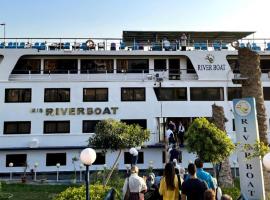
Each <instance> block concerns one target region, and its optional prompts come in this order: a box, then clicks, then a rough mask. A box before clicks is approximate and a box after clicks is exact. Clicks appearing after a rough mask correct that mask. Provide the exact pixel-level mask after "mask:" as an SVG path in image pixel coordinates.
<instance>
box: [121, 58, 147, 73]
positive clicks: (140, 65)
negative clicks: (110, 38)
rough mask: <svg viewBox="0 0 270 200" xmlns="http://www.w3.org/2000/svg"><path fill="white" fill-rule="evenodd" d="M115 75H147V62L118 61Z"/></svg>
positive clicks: (136, 60) (142, 60)
mask: <svg viewBox="0 0 270 200" xmlns="http://www.w3.org/2000/svg"><path fill="white" fill-rule="evenodd" d="M117 73H149V60H148V59H118V60H117Z"/></svg>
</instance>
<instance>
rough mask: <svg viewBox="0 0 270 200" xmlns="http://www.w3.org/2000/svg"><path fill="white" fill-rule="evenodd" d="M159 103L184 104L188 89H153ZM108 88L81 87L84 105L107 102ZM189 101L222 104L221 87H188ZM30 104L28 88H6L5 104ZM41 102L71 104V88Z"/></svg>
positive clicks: (139, 92)
mask: <svg viewBox="0 0 270 200" xmlns="http://www.w3.org/2000/svg"><path fill="white" fill-rule="evenodd" d="M154 92H155V95H156V97H157V100H158V101H187V88H184V87H183V88H171V87H170V88H165V87H159V88H154ZM241 93H242V90H241V87H228V88H227V96H228V100H229V101H231V100H232V99H235V98H241V96H242V95H241ZM263 93H264V99H265V100H270V87H264V88H263ZM108 96H109V91H108V88H84V89H83V102H103V101H104V102H106V101H109V98H108ZM145 99H146V92H145V88H121V101H145ZM190 100H191V101H224V89H223V88H221V87H211V88H209V87H208V88H206V87H191V88H190ZM24 102H25V103H27V102H31V89H30V88H26V89H25V88H20V89H15V88H13V89H5V103H24ZM44 102H70V88H45V90H44Z"/></svg>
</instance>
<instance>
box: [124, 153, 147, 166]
mask: <svg viewBox="0 0 270 200" xmlns="http://www.w3.org/2000/svg"><path fill="white" fill-rule="evenodd" d="M131 160H132V155H131V154H130V153H129V152H125V153H124V164H131ZM143 163H144V156H143V152H139V155H138V162H137V164H143Z"/></svg>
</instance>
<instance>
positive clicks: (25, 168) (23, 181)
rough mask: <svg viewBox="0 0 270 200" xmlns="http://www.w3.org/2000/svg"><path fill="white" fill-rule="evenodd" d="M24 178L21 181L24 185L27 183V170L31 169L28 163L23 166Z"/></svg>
mask: <svg viewBox="0 0 270 200" xmlns="http://www.w3.org/2000/svg"><path fill="white" fill-rule="evenodd" d="M23 167H24V168H23V176H22V177H21V181H22V183H25V182H26V171H27V168H28V167H29V165H28V163H27V162H25V163H24V165H23Z"/></svg>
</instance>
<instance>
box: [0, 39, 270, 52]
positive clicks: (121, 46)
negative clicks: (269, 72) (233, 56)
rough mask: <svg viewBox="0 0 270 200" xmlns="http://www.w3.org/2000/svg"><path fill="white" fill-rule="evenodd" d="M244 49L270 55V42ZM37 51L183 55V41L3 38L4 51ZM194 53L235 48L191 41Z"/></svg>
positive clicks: (251, 42) (247, 43) (249, 42)
mask: <svg viewBox="0 0 270 200" xmlns="http://www.w3.org/2000/svg"><path fill="white" fill-rule="evenodd" d="M238 42H239V44H240V47H250V48H251V49H252V50H254V51H268V50H269V51H270V39H269V38H268V39H265V38H258V39H253V38H247V39H246V38H245V39H241V40H239V41H238ZM4 48H6V49H37V50H40V51H43V50H49V51H55V50H56V51H59V50H62V51H98V50H105V51H116V50H129V51H138V50H141V51H180V50H181V41H179V40H174V41H169V45H168V43H167V44H166V45H165V43H164V40H160V41H149V42H144V43H142V42H136V40H134V42H133V43H128V44H127V43H125V42H124V41H122V39H121V38H0V49H4ZM190 50H201V51H204V50H207V51H218V50H234V48H233V47H232V46H231V44H229V43H226V42H224V41H219V40H217V41H211V42H210V41H208V40H204V41H194V40H192V41H187V51H190Z"/></svg>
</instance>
